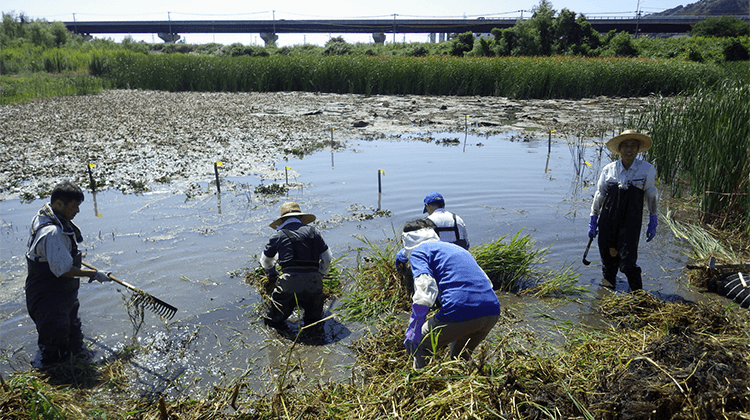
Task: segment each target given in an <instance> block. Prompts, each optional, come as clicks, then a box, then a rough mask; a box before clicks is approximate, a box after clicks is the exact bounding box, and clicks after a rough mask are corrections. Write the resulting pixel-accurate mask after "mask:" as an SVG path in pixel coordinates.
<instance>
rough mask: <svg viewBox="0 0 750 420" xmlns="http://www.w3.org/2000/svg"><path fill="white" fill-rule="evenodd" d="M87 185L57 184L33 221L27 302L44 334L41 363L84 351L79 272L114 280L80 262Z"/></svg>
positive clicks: (32, 315) (73, 355)
mask: <svg viewBox="0 0 750 420" xmlns="http://www.w3.org/2000/svg"><path fill="white" fill-rule="evenodd" d="M83 199H84V196H83V191H81V189H80V188H79V187H78V186H77V185H75V184H74V183H72V182H70V181H64V182H61V183H59V184H57V185H56V186H55V188H54V189H53V190H52V195H51V197H50V202H49V203H47V204H45V205H44V207H42V208H41V210H39V212H38V213H37V215H36V216H35V217H34V219H33V220H32V222H31V232H30V238H29V242H28V251H27V253H26V263H27V267H28V275H27V277H26V286H25V289H26V308H27V309H28V311H29V315H30V316H31V319H32V320H33V321H34V324H35V325H36V329H37V333H38V334H39V338H38V345H39V350H40V351H41V354H42V365H43V366H50V365H52V364H55V363H60V362H64V361H65V360H68V359H69V358H71V357H75V356H78V355H81V354H83V353H84V352H85V350H84V348H83V333H82V332H81V320H80V319H79V318H78V307H79V303H78V288H79V285H80V282H79V280H78V277H89V278H90V279H91V280H89V282H91V281H93V280H96V281H98V282H106V281H111V279H110V278H109V276H107V274H106V273H104V272H101V271H97V270H87V269H82V268H81V262H82V261H81V259H82V258H81V253H80V252H79V251H78V243H79V242H81V241H83V236H82V235H81V230H80V229H79V228H78V226H76V225H75V224H74V223H73V218H74V217H75V216H76V214H78V213H79V211H80V208H79V207H80V205H81V203H82V202H83Z"/></svg>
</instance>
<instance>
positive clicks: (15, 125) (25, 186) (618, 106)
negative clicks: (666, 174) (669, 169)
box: [0, 90, 647, 200]
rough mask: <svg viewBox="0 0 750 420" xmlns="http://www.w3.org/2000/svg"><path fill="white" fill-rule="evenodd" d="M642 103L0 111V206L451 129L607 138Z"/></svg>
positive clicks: (277, 173)
mask: <svg viewBox="0 0 750 420" xmlns="http://www.w3.org/2000/svg"><path fill="white" fill-rule="evenodd" d="M646 101H647V99H646V98H605V97H600V98H589V99H582V100H510V99H507V98H496V97H425V96H370V97H365V96H361V95H337V94H315V93H299V92H281V93H195V92H187V93H185V92H180V93H171V92H153V91H136V90H115V91H106V92H103V93H101V94H98V95H90V96H71V97H61V98H51V99H41V100H37V101H34V102H31V103H27V104H19V105H4V106H2V107H0V132H1V133H2V137H1V139H0V141H1V142H2V148H0V161H1V162H2V167H3V170H2V172H1V173H0V200H7V199H11V198H21V199H31V198H35V197H39V196H40V195H43V194H45V193H46V192H47V191H49V190H50V189H51V186H52V185H54V184H55V183H56V182H57V181H58V180H59V179H60V178H74V179H77V180H78V182H80V183H81V184H85V185H88V183H89V177H88V174H87V170H86V165H87V164H89V163H93V164H95V165H96V167H95V168H94V170H93V176H94V178H95V181H96V183H97V184H98V186H97V188H99V189H106V188H114V189H118V190H122V191H124V192H132V191H141V190H144V189H148V188H149V185H151V184H152V183H170V182H174V181H177V180H183V181H187V182H188V183H189V182H194V181H198V180H206V179H210V177H211V176H212V174H213V164H214V162H217V161H218V162H222V163H223V166H222V167H221V170H222V175H223V176H243V175H250V174H258V175H260V176H261V177H262V178H263V179H281V178H283V176H284V174H283V166H282V167H281V168H280V169H278V168H275V167H274V165H273V164H274V163H275V162H276V161H278V160H279V159H282V158H283V157H284V156H285V155H287V156H288V155H304V154H306V153H308V152H311V151H313V150H315V149H317V148H320V147H322V146H327V145H328V144H330V143H329V142H330V141H331V138H333V140H334V141H335V142H339V143H341V142H345V141H346V140H350V139H375V138H382V137H391V136H396V137H398V136H402V135H407V136H416V137H417V138H420V139H424V140H430V133H435V132H457V133H464V132H465V131H466V130H468V131H469V132H470V133H474V134H480V135H491V134H498V133H504V132H510V131H513V132H515V133H518V134H516V135H517V136H519V137H521V138H525V137H543V138H546V137H547V135H548V134H547V133H548V132H549V131H550V130H555V131H556V133H555V137H556V138H557V139H560V138H565V137H578V136H591V137H592V138H597V137H599V136H600V135H601V133H602V132H609V133H611V132H612V130H613V129H614V128H615V126H616V121H619V120H620V119H621V117H622V115H623V112H624V111H626V110H627V111H638V110H640V109H642V108H643V107H644V106H645V104H646Z"/></svg>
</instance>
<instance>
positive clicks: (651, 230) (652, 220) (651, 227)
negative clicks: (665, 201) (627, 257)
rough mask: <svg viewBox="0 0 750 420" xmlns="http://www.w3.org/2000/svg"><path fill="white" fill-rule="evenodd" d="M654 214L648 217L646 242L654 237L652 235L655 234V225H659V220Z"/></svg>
mask: <svg viewBox="0 0 750 420" xmlns="http://www.w3.org/2000/svg"><path fill="white" fill-rule="evenodd" d="M657 219H658V218H657V217H656V215H655V214H652V215H651V216H649V217H648V229H646V242H651V240H652V239H654V236H656V226H658V225H659V221H658V220H657Z"/></svg>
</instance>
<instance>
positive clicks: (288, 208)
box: [269, 201, 315, 229]
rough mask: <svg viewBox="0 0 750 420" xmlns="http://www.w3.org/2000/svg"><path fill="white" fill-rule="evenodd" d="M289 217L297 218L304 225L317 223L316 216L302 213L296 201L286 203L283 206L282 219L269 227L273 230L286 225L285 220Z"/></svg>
mask: <svg viewBox="0 0 750 420" xmlns="http://www.w3.org/2000/svg"><path fill="white" fill-rule="evenodd" d="M288 217H296V218H298V219H299V220H300V221H301V222H302V223H304V224H308V223H312V222H314V221H315V215H314V214H309V213H302V210H300V208H299V204H297V203H295V202H294V201H287V202H286V203H284V204H282V205H281V217H279V218H278V219H276V220H274V221H273V222H271V224H270V225H269V226H271V228H273V229H276V228H277V227H279V225H281V224H282V223H284V220H286V219H287V218H288Z"/></svg>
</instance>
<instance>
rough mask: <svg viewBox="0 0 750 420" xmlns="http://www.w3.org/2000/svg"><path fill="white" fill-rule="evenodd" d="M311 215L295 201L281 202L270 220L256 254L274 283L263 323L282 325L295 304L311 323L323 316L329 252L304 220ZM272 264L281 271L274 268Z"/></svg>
mask: <svg viewBox="0 0 750 420" xmlns="http://www.w3.org/2000/svg"><path fill="white" fill-rule="evenodd" d="M313 221H315V215H312V214H308V213H302V211H301V210H300V207H299V204H297V203H295V202H293V201H288V202H286V203H284V204H283V205H282V206H281V217H279V218H278V219H276V220H274V221H273V222H272V223H271V225H270V226H271V228H273V229H275V230H276V233H274V234H273V236H271V238H270V239H269V241H268V244H267V245H266V247H265V249H264V250H263V252H262V253H261V255H260V265H261V266H262V267H263V268H264V269H265V270H266V274H267V275H268V278H269V281H271V282H275V284H276V286H275V287H274V289H273V292H272V293H271V302H270V303H269V307H268V312H267V314H266V316H265V318H264V321H265V323H266V324H267V325H269V326H271V327H274V328H277V329H279V328H280V329H283V328H285V327H286V322H285V321H286V319H287V318H289V316H290V315H291V314H292V311H293V310H294V308H295V307H296V306H297V305H299V306H300V307H301V308H302V309H303V310H304V318H303V321H304V323H305V325H306V326H307V325H311V324H314V323H316V322H318V321H320V320H321V319H322V318H323V303H324V301H325V296H324V295H323V276H325V275H326V274H328V271H329V270H330V269H331V260H333V255H332V254H331V250H330V249H328V245H326V243H325V241H324V240H323V237H322V236H320V233H318V230H317V229H315V227H313V226H308V223H312V222H313ZM276 264H278V265H279V266H281V271H282V273H281V274H280V275H279V273H278V272H277V271H276Z"/></svg>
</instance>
